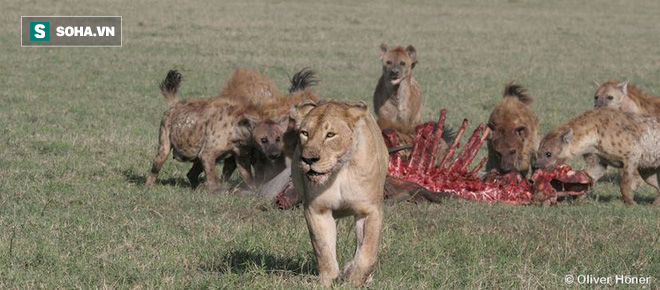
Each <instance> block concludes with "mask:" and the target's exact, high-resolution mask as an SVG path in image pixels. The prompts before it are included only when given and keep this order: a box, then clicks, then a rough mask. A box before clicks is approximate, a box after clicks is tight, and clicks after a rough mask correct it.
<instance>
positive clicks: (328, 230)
mask: <svg viewBox="0 0 660 290" xmlns="http://www.w3.org/2000/svg"><path fill="white" fill-rule="evenodd" d="M291 116H292V118H293V119H294V120H295V121H296V124H299V127H298V129H299V141H298V142H299V143H298V146H297V149H296V151H295V153H294V155H293V160H292V162H293V164H292V179H293V183H294V187H295V188H296V189H297V190H299V191H300V192H301V193H302V195H303V205H304V212H305V219H306V220H307V228H308V229H309V235H310V238H311V241H312V246H313V248H314V252H315V254H316V258H317V259H318V265H319V274H320V275H319V276H320V277H319V280H320V282H321V284H323V285H330V284H331V283H332V281H333V280H334V279H335V278H337V277H339V276H341V277H342V278H347V279H348V280H349V281H350V282H351V283H352V284H353V285H354V286H359V285H362V284H364V283H365V282H366V281H367V279H368V278H369V277H370V275H371V273H372V271H373V269H374V265H375V263H376V257H377V254H378V246H379V244H380V237H381V233H382V229H383V189H384V186H385V177H386V175H387V164H388V160H387V159H388V157H387V148H386V147H385V142H384V141H383V138H382V137H381V133H380V130H379V129H378V124H376V120H375V119H374V117H373V116H372V115H371V114H369V112H368V109H367V106H366V105H365V104H364V103H363V102H359V103H343V102H338V101H334V100H333V101H330V102H325V103H320V104H316V103H314V102H312V101H305V102H302V103H300V104H298V105H296V106H295V107H293V108H292V109H291ZM346 216H353V217H354V218H355V234H356V237H357V250H356V251H355V256H354V257H353V260H352V261H350V262H349V263H348V264H347V265H346V266H345V267H344V268H343V269H342V270H341V272H340V270H339V265H338V263H337V255H336V249H335V247H336V240H337V230H336V224H335V219H336V218H342V217H346Z"/></svg>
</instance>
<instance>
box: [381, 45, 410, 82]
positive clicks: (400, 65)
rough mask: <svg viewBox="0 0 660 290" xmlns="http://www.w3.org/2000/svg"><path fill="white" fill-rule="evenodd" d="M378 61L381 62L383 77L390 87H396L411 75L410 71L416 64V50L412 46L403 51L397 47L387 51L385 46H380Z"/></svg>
mask: <svg viewBox="0 0 660 290" xmlns="http://www.w3.org/2000/svg"><path fill="white" fill-rule="evenodd" d="M380 60H381V61H382V62H383V77H384V78H385V79H387V80H389V81H390V82H391V83H392V85H398V84H399V83H401V81H402V80H403V79H405V78H408V77H410V76H411V75H412V69H413V68H414V67H415V65H416V64H417V50H415V47H414V46H412V45H408V47H406V48H405V49H404V48H403V46H397V47H395V48H392V49H389V50H388V49H387V45H385V44H381V45H380Z"/></svg>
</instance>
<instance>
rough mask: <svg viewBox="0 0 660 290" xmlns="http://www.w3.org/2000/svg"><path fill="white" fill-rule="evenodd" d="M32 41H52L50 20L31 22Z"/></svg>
mask: <svg viewBox="0 0 660 290" xmlns="http://www.w3.org/2000/svg"><path fill="white" fill-rule="evenodd" d="M30 41H50V22H30Z"/></svg>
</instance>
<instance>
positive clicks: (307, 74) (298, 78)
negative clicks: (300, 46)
mask: <svg viewBox="0 0 660 290" xmlns="http://www.w3.org/2000/svg"><path fill="white" fill-rule="evenodd" d="M290 82H291V86H290V87H289V93H293V92H297V91H302V90H304V89H306V88H309V87H311V86H314V85H316V84H318V83H319V80H318V79H317V78H316V72H314V71H313V70H311V69H310V68H308V67H306V68H303V69H301V70H300V71H299V72H297V73H296V74H295V75H293V77H292V78H291V80H290Z"/></svg>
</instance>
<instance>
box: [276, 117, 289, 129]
mask: <svg viewBox="0 0 660 290" xmlns="http://www.w3.org/2000/svg"><path fill="white" fill-rule="evenodd" d="M273 121H275V123H277V125H278V126H279V127H280V129H281V130H282V132H284V131H286V128H287V127H288V126H289V115H284V116H282V117H281V118H279V119H275V120H273Z"/></svg>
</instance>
